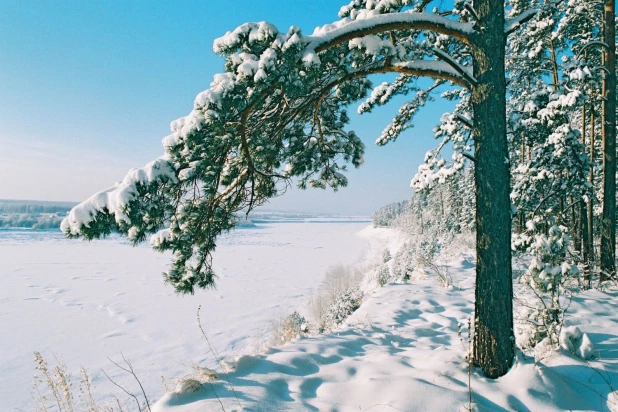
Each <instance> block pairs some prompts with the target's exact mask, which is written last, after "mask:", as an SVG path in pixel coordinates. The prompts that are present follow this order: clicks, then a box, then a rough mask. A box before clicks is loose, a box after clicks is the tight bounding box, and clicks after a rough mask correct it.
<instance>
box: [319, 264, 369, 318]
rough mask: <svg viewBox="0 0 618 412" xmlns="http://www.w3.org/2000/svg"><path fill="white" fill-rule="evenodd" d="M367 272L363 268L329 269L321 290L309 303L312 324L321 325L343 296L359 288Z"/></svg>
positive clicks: (339, 267)
mask: <svg viewBox="0 0 618 412" xmlns="http://www.w3.org/2000/svg"><path fill="white" fill-rule="evenodd" d="M365 272H366V270H365V268H363V267H356V268H350V267H348V266H341V265H339V266H333V267H331V268H329V269H328V271H327V272H326V274H325V275H324V280H323V281H322V284H321V285H320V287H319V289H318V290H317V291H315V292H314V293H313V295H312V296H311V299H310V301H309V310H310V313H311V320H312V322H313V323H314V324H315V325H319V324H320V323H321V321H322V319H323V318H324V317H325V316H326V315H327V313H328V311H329V310H330V308H331V306H332V305H333V304H334V303H335V302H336V301H337V300H338V299H339V297H340V296H341V295H343V294H345V293H347V292H349V291H350V290H351V289H353V288H357V287H358V285H359V284H360V283H361V281H362V280H363V276H364V274H365Z"/></svg>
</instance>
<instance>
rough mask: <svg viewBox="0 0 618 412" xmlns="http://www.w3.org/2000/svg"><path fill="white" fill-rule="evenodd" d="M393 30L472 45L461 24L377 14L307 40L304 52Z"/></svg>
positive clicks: (413, 15) (469, 28)
mask: <svg viewBox="0 0 618 412" xmlns="http://www.w3.org/2000/svg"><path fill="white" fill-rule="evenodd" d="M393 30H395V31H396V30H430V31H433V32H436V33H440V34H444V35H447V36H450V37H454V38H456V39H458V40H461V41H462V42H463V43H465V44H467V45H473V41H472V36H470V35H471V34H472V33H474V30H473V29H472V24H471V23H461V22H458V21H454V20H451V19H447V18H446V17H442V16H439V15H436V14H429V13H397V14H381V15H377V16H374V17H371V18H368V19H363V20H354V21H352V22H350V23H347V24H345V25H343V26H340V27H337V28H335V29H332V30H330V31H326V32H325V33H323V34H318V35H316V36H307V37H306V38H307V39H308V40H309V44H308V45H307V49H314V50H315V52H316V53H320V52H323V51H326V50H328V49H330V48H331V47H334V46H337V45H339V44H341V43H345V42H347V41H349V40H352V39H355V38H357V37H364V36H367V35H370V34H377V33H382V32H386V31H393Z"/></svg>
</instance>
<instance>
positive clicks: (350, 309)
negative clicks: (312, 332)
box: [317, 288, 363, 333]
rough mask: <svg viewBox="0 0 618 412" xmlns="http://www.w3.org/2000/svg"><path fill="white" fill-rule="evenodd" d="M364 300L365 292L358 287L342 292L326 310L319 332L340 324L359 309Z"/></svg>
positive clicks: (329, 329)
mask: <svg viewBox="0 0 618 412" xmlns="http://www.w3.org/2000/svg"><path fill="white" fill-rule="evenodd" d="M362 301H363V294H362V292H361V291H360V290H359V289H358V288H352V289H350V290H349V291H347V292H344V293H342V294H341V295H340V296H339V297H338V298H337V299H336V300H335V301H334V302H333V303H332V304H331V305H330V306H329V307H328V309H327V310H326V313H325V315H324V316H323V317H322V318H321V319H320V321H319V323H318V325H317V330H318V332H319V333H325V332H329V331H331V330H333V329H335V328H336V327H337V326H339V325H340V324H341V323H342V322H343V321H344V320H345V319H346V318H347V317H348V316H350V315H351V314H352V313H354V311H355V310H356V309H358V308H359V307H360V305H361V303H362Z"/></svg>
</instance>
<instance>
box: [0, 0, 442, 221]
mask: <svg viewBox="0 0 618 412" xmlns="http://www.w3.org/2000/svg"><path fill="white" fill-rule="evenodd" d="M345 3H346V0H321V1H302V0H288V1H283V0H259V1H250V0H229V1H225V0H219V1H210V0H202V1H165V0H160V1H155V0H151V1H127V0H106V1H67V0H61V1H58V0H40V1H37V0H28V1H22V0H14V1H13V0H11V1H8V0H0V39H1V40H0V199H1V198H4V199H33V200H69V201H81V200H83V199H85V198H86V197H88V196H90V195H91V194H93V193H94V192H96V191H99V190H102V189H105V188H107V187H109V186H111V185H112V184H113V183H114V182H115V181H118V180H121V179H122V178H123V176H124V174H125V173H126V171H127V170H128V169H130V168H132V167H140V166H142V165H144V164H145V163H147V162H148V161H150V160H152V159H154V158H156V157H158V156H160V155H161V154H162V151H163V149H162V146H161V139H162V138H163V137H164V136H166V135H168V134H169V133H170V131H169V124H170V122H171V121H172V120H174V119H176V118H178V117H181V116H185V115H187V114H188V113H189V112H190V111H191V109H192V107H193V100H194V98H195V96H196V95H197V94H198V93H199V92H200V91H202V90H204V89H207V88H208V87H209V84H210V82H211V80H212V77H213V75H214V74H215V73H217V72H220V71H222V69H223V60H222V59H221V58H219V57H218V56H216V55H215V54H214V53H213V51H212V42H213V40H214V39H215V38H217V37H220V36H222V35H223V34H225V32H226V31H228V30H233V29H234V28H235V27H237V26H238V25H240V24H242V23H244V22H247V21H262V20H266V21H268V22H270V23H273V24H275V25H276V26H277V27H278V28H279V29H280V30H281V31H287V29H288V28H289V26H291V25H297V26H300V27H301V28H302V29H303V32H304V33H306V34H310V33H311V32H313V29H314V28H315V27H316V26H318V25H323V24H326V23H329V22H332V21H334V20H337V12H338V10H339V8H340V6H342V5H343V4H345ZM378 80H379V79H378ZM397 109H398V106H397V105H389V106H386V107H385V108H381V109H380V110H378V111H376V112H375V113H372V114H368V115H363V116H353V118H352V124H351V128H352V129H353V130H355V131H356V132H357V134H358V135H359V136H360V137H361V138H362V139H363V141H364V142H365V145H366V146H367V150H366V155H365V165H364V166H363V167H361V168H360V169H357V170H351V171H350V172H349V173H348V177H349V180H350V184H349V186H348V187H347V188H343V189H341V190H340V191H339V192H337V193H333V191H332V190H330V189H327V190H326V191H322V190H316V189H308V190H306V191H300V190H293V191H289V192H288V193H287V194H286V195H285V196H283V197H281V198H278V199H275V200H273V201H272V202H271V203H270V204H269V205H268V206H267V207H268V208H271V209H290V210H299V211H313V212H334V213H352V214H370V213H372V212H373V211H374V210H375V209H376V208H377V207H379V206H381V205H384V204H387V203H390V202H393V201H399V200H403V199H406V198H408V197H410V196H411V194H412V190H411V189H410V188H409V182H410V180H411V178H412V177H413V175H414V173H415V172H416V170H417V168H418V165H419V164H420V162H421V161H422V160H423V157H424V155H425V152H426V151H427V150H429V149H431V148H433V147H434V146H435V145H436V143H437V142H436V141H435V140H433V137H432V136H433V133H432V131H431V129H432V128H433V127H434V125H435V124H436V123H437V122H438V120H439V118H440V115H441V113H442V112H444V111H448V110H450V109H451V106H450V105H449V104H446V103H444V102H441V101H439V102H438V103H436V104H433V105H431V106H430V107H428V108H426V110H424V111H423V112H421V114H420V115H419V117H418V119H417V121H416V126H415V128H413V129H410V130H409V131H408V132H406V133H405V134H404V135H402V136H401V138H400V139H399V140H398V141H396V142H394V143H391V144H389V145H387V146H385V147H377V146H376V145H375V144H374V142H375V140H376V138H377V137H378V136H379V134H380V131H381V130H382V128H383V127H384V126H386V125H387V124H388V122H389V121H390V119H391V118H392V117H393V116H394V115H395V114H396V112H397ZM350 111H351V112H355V111H356V108H355V107H354V108H353V109H352V110H350Z"/></svg>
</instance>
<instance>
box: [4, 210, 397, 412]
mask: <svg viewBox="0 0 618 412" xmlns="http://www.w3.org/2000/svg"><path fill="white" fill-rule="evenodd" d="M366 226H367V222H360V223H359V222H352V223H342V222H327V223H302V222H296V223H275V224H259V225H258V226H257V227H256V228H247V229H239V230H237V231H234V232H232V233H230V234H227V235H225V236H223V237H222V238H221V239H220V242H219V246H218V249H217V251H216V253H215V256H214V259H215V260H214V266H215V269H216V270H217V274H218V276H219V279H218V282H217V289H216V290H210V291H198V292H197V293H196V294H195V295H194V296H176V294H175V293H174V291H173V290H172V288H171V287H169V286H167V285H164V284H163V280H162V277H161V275H160V274H161V273H162V272H163V270H164V269H165V267H166V265H167V263H168V261H169V256H168V255H162V254H159V253H156V252H154V251H152V250H151V249H149V248H148V247H137V248H133V247H131V246H129V245H128V244H127V243H126V242H125V241H123V240H121V239H120V238H112V239H107V240H101V241H94V242H90V243H88V242H82V241H75V240H66V239H63V238H62V234H60V233H57V232H28V231H23V232H15V231H13V232H8V231H0V262H1V264H0V276H1V277H2V288H0V336H1V339H0V354H2V356H1V357H0V410H3V411H4V410H31V409H32V408H33V404H32V399H31V390H32V380H33V379H32V377H33V374H34V372H35V370H34V366H35V365H34V362H33V352H34V351H39V352H41V353H42V354H43V356H44V357H45V358H47V359H48V360H49V361H50V363H55V361H54V360H53V354H56V355H57V356H58V358H60V359H61V360H63V361H64V362H65V363H66V364H67V367H68V369H69V370H71V371H72V372H73V374H74V375H78V372H79V366H80V365H83V366H85V367H86V368H87V369H88V371H89V372H90V374H91V377H92V378H93V381H94V387H95V388H94V392H95V396H97V397H99V396H101V395H107V394H111V393H118V389H116V388H114V387H113V386H111V384H110V383H109V382H108V381H107V379H106V378H105V376H104V375H103V374H102V372H101V369H104V370H105V371H106V372H107V373H108V374H109V375H110V376H111V377H112V378H113V379H115V380H117V381H118V382H120V383H122V384H124V385H127V387H129V388H131V387H132V385H134V382H132V381H131V379H130V378H129V377H128V376H126V374H124V373H123V372H122V371H120V370H118V369H117V368H116V367H115V366H114V365H113V364H112V363H111V362H110V361H109V360H108V359H107V357H110V358H111V359H113V360H115V361H120V360H121V353H122V354H124V356H125V357H126V358H127V359H129V360H130V361H131V362H132V364H133V366H134V368H135V370H136V372H137V373H138V375H139V377H140V379H141V381H142V383H143V384H144V386H145V388H146V392H147V393H148V395H149V396H150V397H151V398H152V399H156V398H157V397H159V396H161V395H162V394H163V392H164V390H163V385H162V381H161V377H165V378H166V380H167V381H168V383H169V384H170V385H171V386H173V383H174V379H175V378H179V377H181V376H183V375H185V374H186V373H188V372H190V371H191V366H192V365H193V364H194V363H195V364H200V365H203V366H208V365H210V364H211V363H212V362H213V360H212V355H210V354H209V353H208V347H207V345H206V343H205V341H204V339H203V337H202V335H201V332H200V330H199V328H198V326H197V320H196V311H197V308H198V306H199V305H201V306H202V309H201V321H202V324H203V326H204V328H205V331H206V333H207V334H208V335H209V338H210V340H211V342H212V344H213V346H214V347H215V348H216V350H218V351H219V352H220V353H221V354H230V355H233V354H243V353H251V352H252V351H253V349H254V348H255V347H256V346H259V345H260V344H262V343H263V341H264V340H266V339H268V330H269V328H270V326H271V322H272V320H274V319H275V318H277V317H280V316H283V315H287V314H289V313H290V312H291V311H293V310H299V311H301V312H305V307H306V303H307V298H308V296H309V295H310V294H311V292H312V290H313V289H315V288H316V287H318V286H319V284H320V282H321V281H322V279H323V275H324V272H325V271H326V270H327V268H328V267H330V266H333V265H336V264H346V265H348V264H355V263H360V262H361V261H362V260H364V259H366V258H367V257H368V256H369V257H371V256H377V255H378V254H379V251H381V250H382V248H383V244H384V242H386V241H387V240H388V239H389V236H384V231H379V230H378V231H375V232H373V231H372V229H365V230H364V231H363V233H364V236H358V235H357V233H358V232H359V231H360V230H361V229H363V228H365V227H366ZM372 232H373V234H372ZM374 235H375V236H374ZM74 390H75V391H76V392H77V391H78V387H75V388H74Z"/></svg>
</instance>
